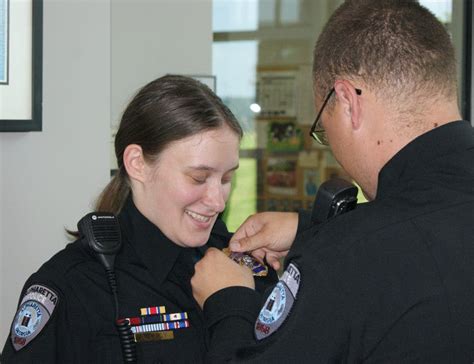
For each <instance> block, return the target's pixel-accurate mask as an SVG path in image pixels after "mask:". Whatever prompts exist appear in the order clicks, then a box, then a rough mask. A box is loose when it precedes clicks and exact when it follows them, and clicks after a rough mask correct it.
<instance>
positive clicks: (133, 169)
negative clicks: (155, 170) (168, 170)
mask: <svg viewBox="0 0 474 364" xmlns="http://www.w3.org/2000/svg"><path fill="white" fill-rule="evenodd" d="M123 164H124V166H125V169H126V171H127V174H128V176H129V177H130V178H131V179H132V180H136V181H139V182H144V181H145V180H146V176H147V174H146V171H147V168H146V163H145V159H144V157H143V150H142V147H140V146H139V145H137V144H129V145H127V147H126V148H125V151H124V152H123Z"/></svg>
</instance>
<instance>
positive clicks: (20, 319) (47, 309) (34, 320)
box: [10, 284, 59, 351]
mask: <svg viewBox="0 0 474 364" xmlns="http://www.w3.org/2000/svg"><path fill="white" fill-rule="evenodd" d="M58 300H59V298H58V295H57V294H56V293H55V292H54V291H53V290H52V289H50V288H47V287H45V286H41V285H38V284H35V285H33V286H31V287H29V288H28V289H27V290H26V293H25V295H24V296H23V299H22V300H21V303H20V306H19V308H18V311H17V313H16V315H15V319H14V320H13V323H12V327H11V336H10V338H11V341H12V344H13V347H14V348H15V350H16V351H18V350H20V349H22V348H24V347H25V346H26V345H27V344H28V343H29V342H30V341H31V340H33V339H34V338H35V337H36V336H37V335H38V334H39V333H40V332H41V330H42V329H43V328H44V326H45V325H46V323H47V322H48V320H49V318H50V317H51V315H52V314H53V311H54V309H55V307H56V305H57V304H58Z"/></svg>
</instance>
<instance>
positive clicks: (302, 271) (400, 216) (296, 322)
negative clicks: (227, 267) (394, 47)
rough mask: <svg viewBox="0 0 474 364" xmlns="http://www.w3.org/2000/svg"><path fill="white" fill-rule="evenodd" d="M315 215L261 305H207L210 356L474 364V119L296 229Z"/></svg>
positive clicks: (233, 292) (392, 164) (398, 159)
mask: <svg viewBox="0 0 474 364" xmlns="http://www.w3.org/2000/svg"><path fill="white" fill-rule="evenodd" d="M308 217H309V215H308V216H300V218H301V219H302V220H304V222H303V221H302V222H301V223H300V225H299V231H298V235H297V238H296V241H295V242H294V245H293V247H292V249H291V251H290V253H289V255H288V256H287V258H286V260H285V268H286V269H285V273H284V275H283V276H282V277H281V280H280V282H279V283H278V284H277V286H276V287H275V288H274V289H273V291H272V293H271V294H270V295H269V297H268V299H267V300H266V302H265V303H264V305H263V306H262V305H261V304H260V303H259V300H258V299H257V297H255V296H254V292H253V291H252V290H250V289H246V288H241V287H232V288H227V289H224V290H221V291H219V292H217V293H215V294H214V295H212V296H211V297H210V298H209V299H208V300H207V301H206V303H205V305H204V314H205V317H206V319H207V320H208V324H209V325H210V330H211V331H212V332H213V334H212V338H213V341H212V343H211V347H212V349H213V351H212V352H211V353H210V360H213V361H215V362H221V361H223V360H224V359H231V358H233V360H235V361H240V360H243V361H246V362H247V361H248V362H256V363H270V362H271V363H287V362H289V360H290V359H292V360H298V362H299V363H397V364H398V363H443V364H446V363H456V364H464V363H466V364H467V363H468V364H472V363H473V362H474V135H473V129H472V128H471V126H470V125H469V123H467V122H465V121H457V122H453V123H449V124H447V125H444V126H441V127H438V128H436V129H434V130H432V131H430V132H428V133H426V134H424V135H422V136H420V137H418V138H416V139H415V140H414V141H412V142H411V143H409V144H408V145H407V146H405V147H404V148H403V149H402V150H401V151H399V153H397V154H396V155H395V156H394V157H393V158H392V159H391V160H390V161H389V162H388V163H387V164H386V165H385V166H384V167H383V169H382V170H381V172H380V174H379V180H378V190H377V197H376V199H375V200H374V201H372V202H369V203H365V204H361V205H359V206H358V207H357V209H355V210H353V211H350V212H347V213H346V214H344V215H341V216H338V217H336V218H334V219H333V220H330V221H328V222H327V223H324V224H321V225H319V226H314V227H310V228H309V229H306V230H305V231H301V230H304V225H306V227H308V226H309V225H310V223H309V221H308ZM235 312H241V314H240V316H237V315H236V314H235ZM255 315H258V319H257V320H254V321H252V319H251V318H252V317H253V316H255ZM233 337H239V338H240V342H239V343H238V345H236V344H234V342H233V340H232V338H233Z"/></svg>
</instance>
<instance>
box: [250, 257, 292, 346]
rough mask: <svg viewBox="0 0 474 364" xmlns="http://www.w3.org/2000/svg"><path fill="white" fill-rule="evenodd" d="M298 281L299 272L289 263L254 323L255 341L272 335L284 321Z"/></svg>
mask: <svg viewBox="0 0 474 364" xmlns="http://www.w3.org/2000/svg"><path fill="white" fill-rule="evenodd" d="M300 280H301V275H300V271H299V270H298V268H297V267H296V265H295V264H293V263H290V264H289V265H288V267H287V268H286V270H285V272H284V273H283V275H282V277H281V278H280V280H279V282H278V283H277V284H276V286H275V287H274V288H273V291H272V292H271V293H270V295H269V296H268V298H267V300H266V301H265V304H264V306H263V307H262V309H261V310H260V313H259V315H258V318H257V322H256V323H255V337H256V338H257V340H262V339H264V338H266V337H268V336H270V335H271V334H273V333H274V332H275V331H276V330H278V328H279V327H280V326H281V325H282V323H283V322H284V321H285V320H286V318H287V317H288V315H289V314H290V310H291V308H292V307H293V304H294V302H295V300H296V296H297V294H298V289H299V286H300Z"/></svg>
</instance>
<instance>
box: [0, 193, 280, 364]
mask: <svg viewBox="0 0 474 364" xmlns="http://www.w3.org/2000/svg"><path fill="white" fill-rule="evenodd" d="M119 221H120V225H121V230H122V240H123V246H122V250H121V252H120V253H119V254H118V255H117V257H116V261H115V273H116V281H117V289H118V300H119V308H120V313H119V316H120V317H121V318H131V317H140V316H141V309H142V308H154V307H160V306H161V307H163V306H164V308H165V310H166V313H167V314H171V313H186V314H187V317H188V320H187V321H188V323H189V325H188V326H189V327H184V328H179V329H176V330H172V331H173V336H174V338H173V339H168V340H159V341H145V342H137V343H136V350H137V360H138V362H139V363H200V362H202V361H203V357H204V353H205V351H206V350H207V340H208V339H207V336H206V328H205V325H204V321H203V316H202V311H201V310H200V309H199V307H198V305H197V303H196V302H195V301H194V299H193V297H192V291H191V285H190V279H191V277H192V275H193V274H194V263H195V260H196V253H199V249H195V248H182V247H179V246H178V245H176V244H174V243H173V242H171V241H170V240H168V239H167V238H166V237H165V236H164V235H163V234H162V233H161V231H160V230H159V229H158V228H157V227H156V226H155V225H154V224H152V223H151V222H150V221H148V220H147V219H146V218H145V217H144V216H143V215H141V213H140V212H139V211H138V210H137V208H136V207H135V206H134V204H133V202H132V199H131V198H129V199H128V201H127V203H126V205H125V207H124V209H123V210H122V212H121V213H120V215H119ZM229 239H230V234H229V233H228V231H227V229H226V227H225V225H224V223H223V222H222V221H221V220H220V219H218V220H217V222H216V224H215V226H214V228H213V229H212V232H211V236H210V240H209V242H208V244H207V245H208V246H214V247H218V248H223V247H225V246H226V245H227V243H228V241H229ZM276 280H277V277H276V273H275V272H274V271H273V272H272V273H271V274H269V275H268V276H267V277H266V278H258V279H256V285H258V287H259V289H262V290H263V288H264V287H265V286H271V285H273V284H274V283H275V282H276ZM25 294H29V295H30V297H29V298H31V299H32V301H28V298H27V299H26V301H27V302H26V303H23V304H22V300H21V299H20V306H19V312H18V313H17V316H16V318H15V319H14V321H13V324H12V329H14V326H15V325H16V324H21V323H20V322H19V321H21V320H24V319H25V317H24V316H25V315H24V314H23V315H22V313H21V311H22V309H23V311H25V309H24V308H25V307H24V306H25V305H30V307H28V308H27V310H26V311H31V312H32V313H33V314H35V310H34V307H39V306H38V299H41V298H42V299H43V301H46V302H43V303H44V304H45V305H48V300H50V299H53V300H56V302H49V306H48V309H49V310H52V311H53V312H52V315H51V318H50V319H49V320H48V322H47V323H46V325H45V326H44V327H42V328H41V324H40V325H39V326H37V327H36V331H40V332H39V333H38V332H36V333H37V336H36V337H35V338H34V339H32V340H31V341H29V342H28V340H23V343H22V342H21V340H22V335H23V336H24V337H26V339H28V336H27V335H28V334H31V335H34V334H36V333H35V332H34V331H35V329H34V328H33V329H31V325H30V326H28V325H27V326H28V327H30V332H26V333H25V330H27V329H26V327H18V326H17V330H19V331H18V334H19V335H12V336H11V337H9V338H8V340H7V342H6V344H5V347H4V349H3V353H2V362H3V363H120V362H122V360H123V357H122V351H121V345H120V341H119V338H118V333H117V329H116V327H115V325H114V322H115V305H114V300H113V296H112V295H111V293H110V288H109V285H108V281H107V278H106V274H105V270H104V268H103V266H102V265H101V264H100V263H99V262H98V260H96V259H95V258H94V257H93V256H92V255H91V253H90V252H89V251H87V250H85V249H84V248H83V246H82V245H81V242H80V241H76V242H74V243H72V244H69V245H68V246H67V247H66V248H65V249H64V250H62V251H61V252H59V253H58V254H56V255H55V256H54V257H53V258H51V259H50V260H49V261H48V262H47V263H45V264H44V265H43V266H42V267H41V268H40V269H39V270H38V272H36V273H34V274H33V275H32V276H31V277H30V278H29V279H28V281H27V282H26V284H25V285H24V288H23V292H22V295H21V297H24V296H25ZM35 294H36V296H35ZM38 294H39V295H38ZM31 295H32V296H31ZM55 295H56V297H55ZM35 300H36V301H35ZM32 302H33V303H32ZM54 303H55V305H54ZM39 313H40V314H41V313H43V314H44V313H45V312H44V310H43V312H41V311H40V312H39ZM21 315H22V316H21ZM20 316H21V317H20ZM29 319H31V317H29ZM43 319H45V317H43ZM31 331H33V333H32V332H31ZM155 339H156V338H155ZM13 341H16V343H15V344H16V347H17V348H19V350H15V348H14V345H13V344H14V343H13ZM22 344H23V345H24V346H23V347H21V345H22Z"/></svg>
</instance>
